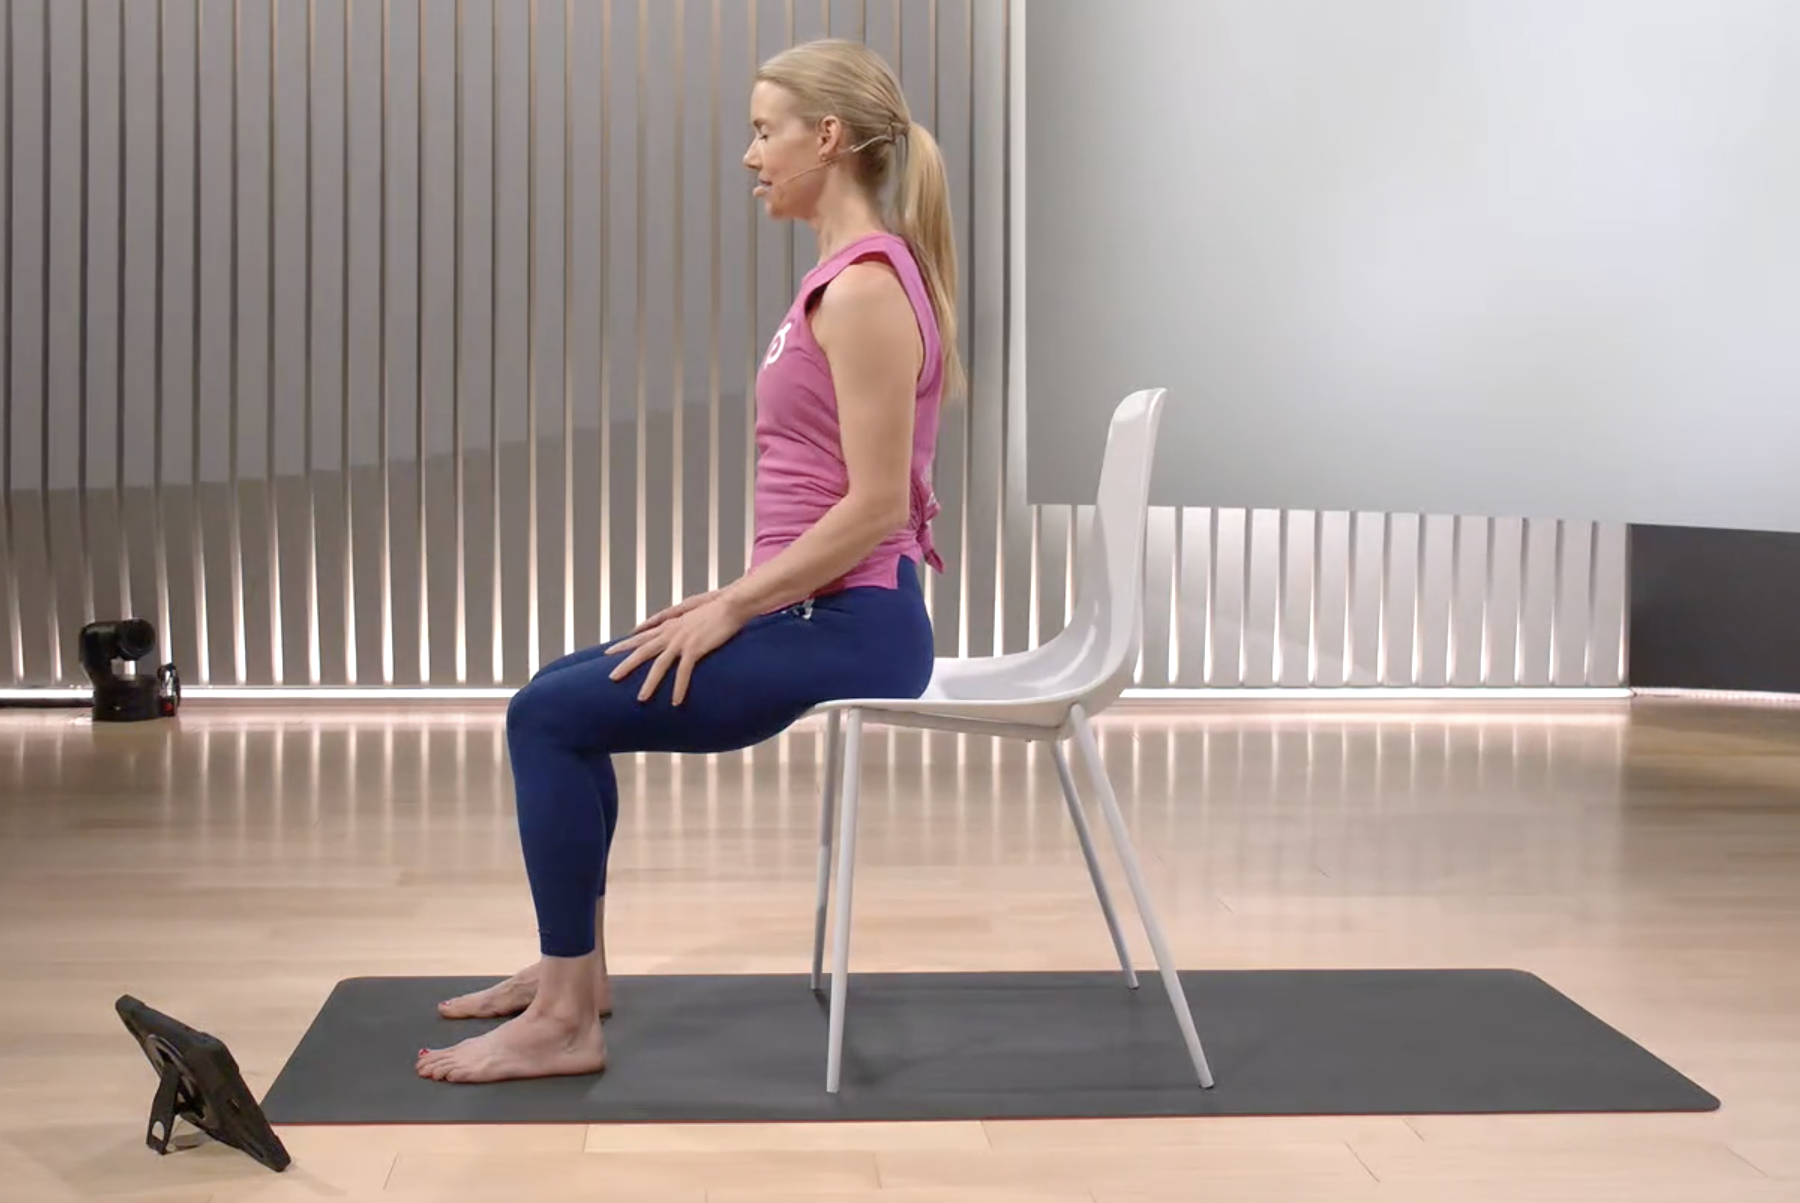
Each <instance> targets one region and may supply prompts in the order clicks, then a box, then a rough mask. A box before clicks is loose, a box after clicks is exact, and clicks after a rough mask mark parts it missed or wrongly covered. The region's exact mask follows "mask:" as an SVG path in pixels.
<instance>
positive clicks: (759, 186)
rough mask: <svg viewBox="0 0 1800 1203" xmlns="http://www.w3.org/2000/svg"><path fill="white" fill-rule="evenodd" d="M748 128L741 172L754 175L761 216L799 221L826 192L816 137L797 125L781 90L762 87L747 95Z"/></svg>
mask: <svg viewBox="0 0 1800 1203" xmlns="http://www.w3.org/2000/svg"><path fill="white" fill-rule="evenodd" d="M750 128H751V135H750V148H749V149H748V150H746V151H745V152H744V166H745V167H746V168H748V169H749V170H750V171H752V172H755V173H756V195H757V196H759V197H761V198H762V202H763V208H764V210H765V211H766V212H767V213H768V214H769V216H770V217H780V218H800V219H804V218H805V217H806V216H807V215H809V214H810V213H812V212H813V210H814V209H815V208H817V206H818V198H819V192H820V190H821V189H823V188H824V186H825V172H824V171H823V170H822V168H823V167H824V166H825V165H826V159H825V158H824V155H823V149H824V147H823V141H822V136H821V131H820V130H818V129H816V128H814V127H813V126H811V125H809V124H808V123H807V122H805V121H803V120H801V119H800V117H799V115H798V114H797V113H796V112H795V111H794V103H793V97H792V96H791V95H790V94H789V93H788V92H787V91H786V90H785V89H783V88H782V87H780V86H779V85H777V84H772V83H768V82H767V81H763V82H759V83H758V84H757V85H756V87H755V88H754V89H752V91H751V93H750Z"/></svg>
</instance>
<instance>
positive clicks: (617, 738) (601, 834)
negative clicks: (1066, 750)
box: [506, 559, 933, 957]
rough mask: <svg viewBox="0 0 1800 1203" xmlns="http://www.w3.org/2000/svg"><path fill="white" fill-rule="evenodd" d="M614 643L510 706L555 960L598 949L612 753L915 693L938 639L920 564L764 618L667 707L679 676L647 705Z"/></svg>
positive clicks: (527, 845)
mask: <svg viewBox="0 0 1800 1203" xmlns="http://www.w3.org/2000/svg"><path fill="white" fill-rule="evenodd" d="M606 646H607V645H605V644H602V645H600V646H598V647H592V648H589V649H587V650H586V651H581V652H576V653H575V654H573V655H570V656H565V657H563V658H562V659H561V660H558V661H556V662H555V663H553V664H549V665H546V666H545V667H544V668H543V669H542V670H541V671H539V672H538V674H537V675H536V676H535V677H533V678H532V680H531V683H530V684H528V685H526V686H525V687H524V688H523V689H521V690H519V692H518V693H516V694H514V695H513V699H512V703H511V704H510V705H509V706H508V707H507V711H506V743H507V750H508V754H509V756H510V758H511V761H512V771H513V791H514V795H515V797H516V800H517V806H518V819H519V842H520V843H521V845H522V846H523V848H524V853H525V871H526V873H527V875H528V876H529V877H530V879H531V897H532V902H533V904H534V906H535V907H536V909H537V921H538V944H539V949H540V951H541V952H542V953H543V955H545V956H549V957H578V956H584V955H586V954H587V953H590V952H592V951H593V950H594V946H595V933H594V903H595V902H596V900H597V899H598V898H599V897H600V896H601V895H602V894H604V893H605V891H606V860H607V853H608V851H609V850H610V848H611V845H612V839H613V835H614V832H615V831H616V829H617V827H618V820H619V785H618V780H617V778H616V777H615V776H614V775H613V766H612V755H613V753H615V752H728V751H735V750H737V749H739V748H746V747H749V746H750V745H752V744H756V743H761V742H762V741H764V740H766V739H770V738H772V737H773V736H775V735H777V734H779V733H780V732H781V731H783V730H784V729H786V728H787V727H789V726H790V725H792V724H793V723H794V721H795V720H797V719H799V718H800V717H801V716H802V715H804V714H805V713H806V712H807V710H809V709H810V708H812V707H813V706H815V705H817V704H819V703H820V702H827V701H832V700H834V699H838V698H852V697H876V698H895V697H907V698H916V697H918V696H919V695H920V694H921V693H923V692H924V690H925V686H926V685H927V684H928V683H929V681H930V679H931V668H932V657H933V641H932V631H931V620H930V618H929V616H928V615H927V614H926V612H925V600H924V595H923V593H922V591H921V589H920V584H919V575H918V569H917V567H916V566H915V565H914V563H913V562H912V561H911V560H907V559H902V560H901V561H900V576H899V587H898V588H895V589H884V588H879V587H858V588H853V589H845V590H842V591H840V592H837V593H833V594H828V595H827V596H825V597H821V598H818V599H817V600H815V601H814V602H813V603H812V604H811V605H810V606H807V605H804V604H803V605H796V606H790V607H788V608H787V609H785V610H778V611H776V612H775V613H773V614H765V615H763V616H761V617H759V618H755V619H752V620H751V621H750V622H749V623H747V624H745V626H744V627H743V629H742V630H740V631H739V632H738V633H737V634H736V635H735V636H733V637H732V639H731V641H730V642H728V643H726V644H725V645H724V646H723V647H721V648H719V649H718V650H717V651H714V652H713V653H712V654H711V655H709V656H707V657H705V658H704V659H702V660H701V661H700V662H699V663H698V664H696V665H695V666H694V670H693V677H692V679H691V680H690V681H689V683H688V694H687V698H686V700H685V701H684V702H683V703H682V705H681V706H680V707H676V706H674V705H673V704H671V702H670V701H669V698H670V693H671V690H672V688H673V684H674V672H673V671H672V670H671V671H670V672H669V674H668V675H666V676H665V677H664V678H663V681H662V683H661V684H660V685H659V686H658V688H657V692H656V695H655V696H654V697H652V698H651V700H650V701H648V702H639V701H638V699H637V695H638V690H639V689H641V688H642V687H643V682H644V677H645V676H646V675H647V674H648V673H649V671H650V665H649V664H643V665H640V666H639V667H638V669H637V670H636V671H634V672H633V673H632V674H631V676H629V677H628V678H626V679H625V680H623V681H614V680H612V679H611V674H612V671H613V669H614V668H616V667H617V666H618V664H619V662H620V661H621V660H623V659H625V655H626V654H625V653H618V654H612V655H609V654H607V652H606Z"/></svg>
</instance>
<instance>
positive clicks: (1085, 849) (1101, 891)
mask: <svg viewBox="0 0 1800 1203" xmlns="http://www.w3.org/2000/svg"><path fill="white" fill-rule="evenodd" d="M1050 752H1051V754H1052V755H1053V756H1054V757H1055V759H1056V776H1057V778H1058V780H1060V781H1061V782H1062V792H1063V801H1064V802H1067V803H1068V805H1069V820H1070V821H1071V822H1072V823H1074V824H1075V836H1076V838H1077V839H1078V840H1080V841H1081V855H1082V857H1083V859H1085V860H1086V861H1087V869H1088V876H1089V877H1090V878H1092V879H1093V882H1094V893H1095V895H1096V896H1098V898H1099V899H1100V912H1101V913H1102V914H1103V915H1105V916H1106V930H1107V931H1108V932H1110V933H1111V934H1112V942H1113V951H1115V952H1117V953H1118V954H1119V968H1120V969H1122V970H1124V971H1125V984H1126V985H1127V986H1128V987H1130V988H1131V989H1133V990H1136V989H1137V986H1138V979H1137V970H1135V969H1133V968H1132V967H1131V950H1130V949H1129V948H1128V947H1126V944H1125V933H1124V931H1122V930H1121V929H1120V927H1119V913H1118V912H1117V911H1116V910H1114V909H1113V900H1112V891H1111V890H1109V889H1108V888H1107V886H1106V876H1105V874H1103V873H1102V872H1101V871H1100V858H1099V856H1098V855H1096V854H1095V852H1094V834H1093V832H1092V831H1091V830H1090V829H1089V828H1088V821H1087V812H1086V811H1085V810H1083V809H1082V806H1081V793H1080V791H1079V790H1077V789H1076V788H1075V774H1074V773H1073V772H1071V771H1070V769H1069V755H1068V753H1067V752H1065V751H1063V746H1062V744H1061V743H1052V744H1051V745H1050Z"/></svg>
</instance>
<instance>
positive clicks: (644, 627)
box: [609, 589, 720, 651]
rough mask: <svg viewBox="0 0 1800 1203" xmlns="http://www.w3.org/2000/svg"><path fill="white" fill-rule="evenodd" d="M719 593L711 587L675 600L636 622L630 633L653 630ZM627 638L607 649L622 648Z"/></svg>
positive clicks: (701, 604) (637, 633) (703, 603)
mask: <svg viewBox="0 0 1800 1203" xmlns="http://www.w3.org/2000/svg"><path fill="white" fill-rule="evenodd" d="M719 593H720V590H718V589H713V590H711V591H709V592H706V593H696V594H695V595H694V596H692V597H690V598H687V599H685V600H683V601H678V602H676V603H675V604H674V605H672V606H670V607H669V608H668V609H666V610H658V611H657V612H656V613H654V614H652V615H651V616H650V617H648V618H646V619H644V621H642V622H640V623H638V624H637V626H636V627H634V628H633V629H632V632H631V634H632V635H642V634H643V633H644V632H645V631H652V630H655V629H656V628H657V627H660V626H661V625H662V624H663V623H665V622H668V621H669V620H670V619H671V618H680V617H681V616H682V615H683V614H686V613H687V612H688V611H690V610H693V609H696V608H697V607H700V606H704V605H705V604H706V603H707V602H709V601H711V600H712V599H713V598H715V597H717V596H719ZM628 639H629V636H627V638H626V639H625V640H620V641H619V643H617V644H616V645H614V646H613V647H612V648H611V649H609V650H612V651H617V650H619V649H620V648H623V647H624V646H625V645H626V642H627V640H628Z"/></svg>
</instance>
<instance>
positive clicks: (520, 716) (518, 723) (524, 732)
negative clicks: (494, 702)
mask: <svg viewBox="0 0 1800 1203" xmlns="http://www.w3.org/2000/svg"><path fill="white" fill-rule="evenodd" d="M554 692H555V690H553V689H552V688H551V687H550V683H549V682H548V681H547V680H546V678H545V674H544V673H543V672H542V671H540V672H539V673H538V674H537V675H536V676H534V677H532V678H531V680H530V681H529V682H528V683H527V684H526V685H525V686H524V687H523V688H521V689H520V690H519V691H518V692H516V693H514V694H513V695H512V698H511V700H510V701H508V702H507V703H506V738H507V740H508V741H509V742H510V741H515V740H517V739H519V738H520V737H521V736H531V735H541V734H543V733H544V731H545V729H546V727H547V726H548V724H549V721H550V718H551V716H552V715H553V714H554V713H555V709H556V708H555V705H554V700H553V698H552V697H551V695H552V694H553V693H554Z"/></svg>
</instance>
